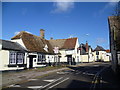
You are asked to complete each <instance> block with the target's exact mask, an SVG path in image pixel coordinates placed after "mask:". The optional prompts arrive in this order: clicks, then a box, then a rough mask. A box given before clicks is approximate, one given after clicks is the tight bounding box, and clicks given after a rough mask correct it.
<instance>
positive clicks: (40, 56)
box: [38, 54, 45, 63]
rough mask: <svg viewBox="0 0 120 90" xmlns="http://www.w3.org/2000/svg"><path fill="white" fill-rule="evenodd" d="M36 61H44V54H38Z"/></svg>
mask: <svg viewBox="0 0 120 90" xmlns="http://www.w3.org/2000/svg"><path fill="white" fill-rule="evenodd" d="M38 62H40V63H44V62H45V55H43V54H38Z"/></svg>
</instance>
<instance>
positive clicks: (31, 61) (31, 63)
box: [29, 55, 36, 68]
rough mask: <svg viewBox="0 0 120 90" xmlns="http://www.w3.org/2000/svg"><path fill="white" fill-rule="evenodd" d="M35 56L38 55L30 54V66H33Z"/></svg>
mask: <svg viewBox="0 0 120 90" xmlns="http://www.w3.org/2000/svg"><path fill="white" fill-rule="evenodd" d="M33 58H36V55H30V56H29V68H33Z"/></svg>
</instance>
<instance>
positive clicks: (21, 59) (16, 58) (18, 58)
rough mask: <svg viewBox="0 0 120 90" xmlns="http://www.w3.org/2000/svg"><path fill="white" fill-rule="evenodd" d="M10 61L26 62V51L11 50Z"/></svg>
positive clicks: (14, 62) (15, 62)
mask: <svg viewBox="0 0 120 90" xmlns="http://www.w3.org/2000/svg"><path fill="white" fill-rule="evenodd" d="M9 60H10V61H9V63H10V64H23V62H24V53H20V52H19V53H17V52H14V51H11V52H10V56H9Z"/></svg>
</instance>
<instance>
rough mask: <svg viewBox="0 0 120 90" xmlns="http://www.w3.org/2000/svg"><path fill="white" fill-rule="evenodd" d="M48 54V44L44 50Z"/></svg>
mask: <svg viewBox="0 0 120 90" xmlns="http://www.w3.org/2000/svg"><path fill="white" fill-rule="evenodd" d="M43 49H44V50H45V51H46V52H48V46H47V44H46V45H45V47H44V48H43Z"/></svg>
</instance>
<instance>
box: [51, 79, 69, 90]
mask: <svg viewBox="0 0 120 90" xmlns="http://www.w3.org/2000/svg"><path fill="white" fill-rule="evenodd" d="M68 79H69V78H66V79H64V80H62V81H60V82H58V83H56V84H54V85H52V86H50V87H49V88H53V87H55V86H57V85H59V84H60V83H62V82H64V81H66V80H68Z"/></svg>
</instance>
